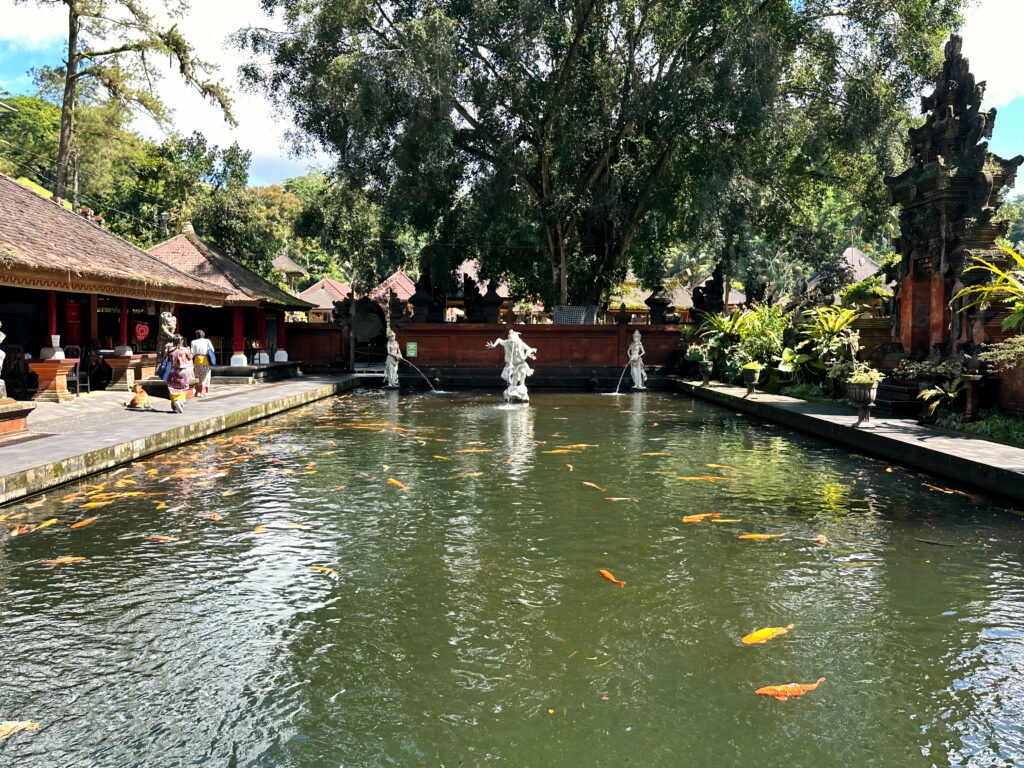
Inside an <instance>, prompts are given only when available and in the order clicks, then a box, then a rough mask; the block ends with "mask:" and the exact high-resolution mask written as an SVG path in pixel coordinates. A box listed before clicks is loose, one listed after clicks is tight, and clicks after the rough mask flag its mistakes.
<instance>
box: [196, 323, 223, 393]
mask: <svg viewBox="0 0 1024 768" xmlns="http://www.w3.org/2000/svg"><path fill="white" fill-rule="evenodd" d="M191 346H192V364H193V365H194V366H195V369H196V397H202V396H203V395H208V394H210V378H211V377H212V371H211V366H214V365H216V364H217V355H216V354H214V351H213V342H212V341H210V340H209V339H208V338H206V334H205V333H203V332H202V331H196V338H195V341H193V342H192V345H191Z"/></svg>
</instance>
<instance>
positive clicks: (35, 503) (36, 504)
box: [25, 496, 46, 509]
mask: <svg viewBox="0 0 1024 768" xmlns="http://www.w3.org/2000/svg"><path fill="white" fill-rule="evenodd" d="M45 503H46V497H45V496H43V498H41V499H39V501H33V502H32V503H31V504H26V505H25V509H35V508H36V507H41V506H43V504H45Z"/></svg>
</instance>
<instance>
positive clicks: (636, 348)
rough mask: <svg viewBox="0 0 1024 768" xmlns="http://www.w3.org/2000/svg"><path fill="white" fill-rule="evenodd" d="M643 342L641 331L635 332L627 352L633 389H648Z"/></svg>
mask: <svg viewBox="0 0 1024 768" xmlns="http://www.w3.org/2000/svg"><path fill="white" fill-rule="evenodd" d="M645 354H646V351H645V350H644V345H643V342H641V341H640V331H633V341H632V342H631V343H630V345H629V348H628V349H627V350H626V355H628V357H629V375H630V376H632V377H633V389H646V387H645V386H644V384H646V383H647V371H645V370H644V355H645Z"/></svg>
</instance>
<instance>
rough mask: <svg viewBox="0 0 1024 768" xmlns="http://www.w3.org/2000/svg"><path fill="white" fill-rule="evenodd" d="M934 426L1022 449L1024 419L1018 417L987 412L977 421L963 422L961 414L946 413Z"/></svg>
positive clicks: (1023, 446) (1023, 443) (1023, 445)
mask: <svg viewBox="0 0 1024 768" xmlns="http://www.w3.org/2000/svg"><path fill="white" fill-rule="evenodd" d="M935 424H936V426H939V427H943V428H945V429H952V430H955V431H957V432H963V433H964V434H968V435H972V436H974V437H983V438H987V439H989V440H996V441H998V442H1001V443H1007V444H1009V445H1016V446H1018V447H1022V448H1024V419H1022V418H1021V417H1020V416H1011V415H1008V414H1003V413H999V412H998V411H989V412H986V413H982V414H981V418H980V419H978V420H977V421H964V419H963V416H962V415H961V414H958V413H947V414H943V415H940V416H939V417H938V418H937V419H936V421H935Z"/></svg>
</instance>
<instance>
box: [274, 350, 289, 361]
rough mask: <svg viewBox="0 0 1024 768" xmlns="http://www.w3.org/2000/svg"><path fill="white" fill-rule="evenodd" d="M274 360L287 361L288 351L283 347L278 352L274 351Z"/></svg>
mask: <svg viewBox="0 0 1024 768" xmlns="http://www.w3.org/2000/svg"><path fill="white" fill-rule="evenodd" d="M274 362H275V363H287V362H288V353H287V352H286V351H285V350H283V349H279V350H277V352H275V353H274Z"/></svg>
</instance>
